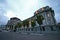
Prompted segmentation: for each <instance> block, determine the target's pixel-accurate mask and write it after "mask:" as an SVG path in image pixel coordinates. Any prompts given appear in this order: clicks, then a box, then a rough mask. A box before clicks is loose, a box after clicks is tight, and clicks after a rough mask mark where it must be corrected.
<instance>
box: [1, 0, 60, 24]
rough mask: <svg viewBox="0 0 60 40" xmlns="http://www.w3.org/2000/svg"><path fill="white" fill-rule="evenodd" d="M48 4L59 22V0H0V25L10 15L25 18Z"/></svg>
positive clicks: (5, 21)
mask: <svg viewBox="0 0 60 40" xmlns="http://www.w3.org/2000/svg"><path fill="white" fill-rule="evenodd" d="M45 6H50V7H52V9H53V10H54V11H55V19H56V21H57V22H60V18H59V15H60V0H0V25H1V24H6V23H7V21H8V20H9V19H10V18H11V17H18V18H19V19H21V20H25V19H27V18H29V17H31V16H33V15H34V12H35V11H36V10H38V9H40V8H42V7H45Z"/></svg>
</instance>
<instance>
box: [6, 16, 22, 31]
mask: <svg viewBox="0 0 60 40" xmlns="http://www.w3.org/2000/svg"><path fill="white" fill-rule="evenodd" d="M17 23H21V20H20V19H19V18H17V17H13V18H10V20H8V22H7V24H6V28H7V29H10V30H13V29H14V26H15V25H16V24H17Z"/></svg>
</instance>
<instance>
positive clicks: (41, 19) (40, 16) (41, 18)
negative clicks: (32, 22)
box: [36, 15, 44, 25]
mask: <svg viewBox="0 0 60 40" xmlns="http://www.w3.org/2000/svg"><path fill="white" fill-rule="evenodd" d="M36 20H37V22H38V24H39V25H41V24H42V23H43V20H44V18H43V16H42V15H39V16H37V19H36Z"/></svg>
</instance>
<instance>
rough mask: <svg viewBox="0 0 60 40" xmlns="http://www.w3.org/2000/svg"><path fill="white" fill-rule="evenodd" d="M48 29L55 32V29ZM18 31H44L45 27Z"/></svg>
mask: <svg viewBox="0 0 60 40" xmlns="http://www.w3.org/2000/svg"><path fill="white" fill-rule="evenodd" d="M48 29H50V30H51V31H56V29H54V28H53V27H49V28H48ZM19 30H20V31H30V30H31V31H39V30H40V31H46V28H45V27H37V28H25V29H19Z"/></svg>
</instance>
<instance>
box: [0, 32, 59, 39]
mask: <svg viewBox="0 0 60 40" xmlns="http://www.w3.org/2000/svg"><path fill="white" fill-rule="evenodd" d="M0 40H60V34H40V35H31V34H30V35H27V34H20V33H16V32H0Z"/></svg>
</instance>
